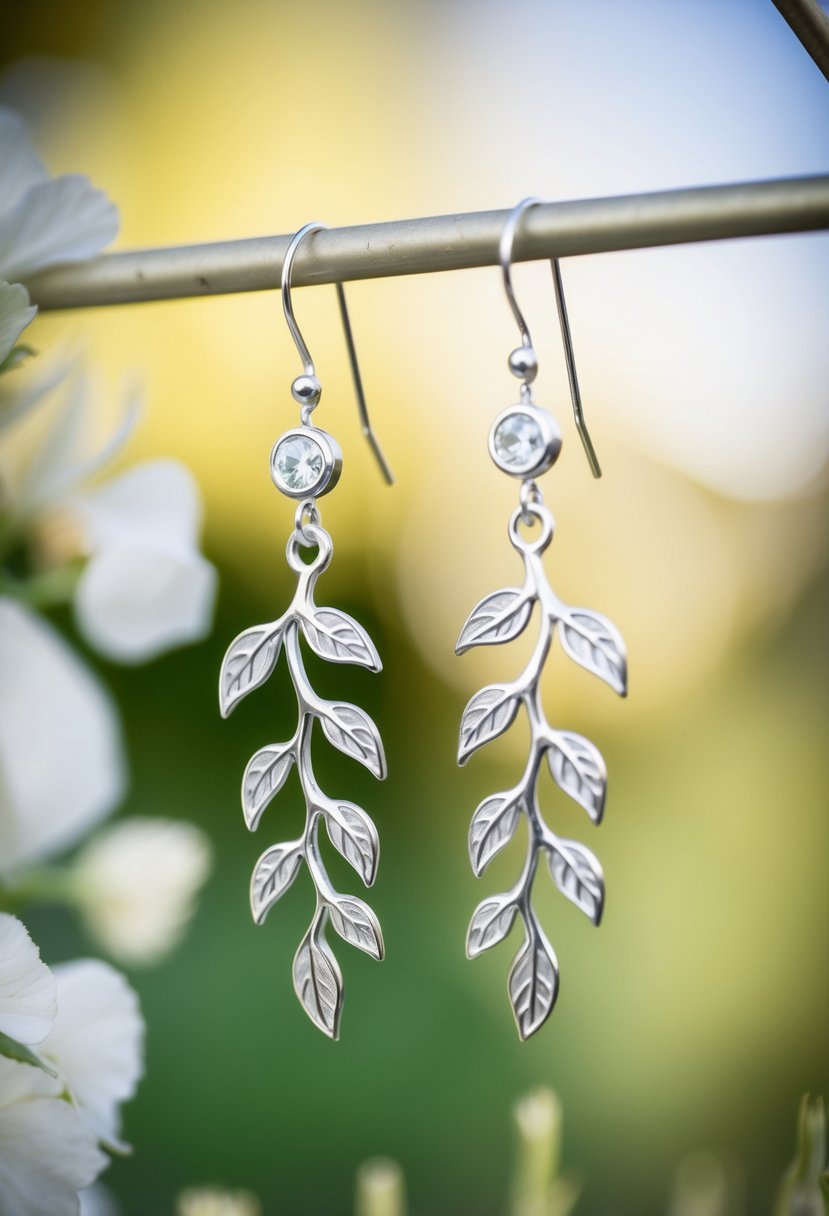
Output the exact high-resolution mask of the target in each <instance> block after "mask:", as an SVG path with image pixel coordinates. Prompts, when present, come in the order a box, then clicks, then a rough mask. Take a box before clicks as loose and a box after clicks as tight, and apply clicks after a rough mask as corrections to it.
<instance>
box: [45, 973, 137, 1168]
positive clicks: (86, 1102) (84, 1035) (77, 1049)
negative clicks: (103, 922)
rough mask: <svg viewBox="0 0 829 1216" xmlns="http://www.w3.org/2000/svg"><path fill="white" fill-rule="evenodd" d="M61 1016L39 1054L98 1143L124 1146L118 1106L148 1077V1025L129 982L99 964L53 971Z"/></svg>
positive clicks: (59, 1015)
mask: <svg viewBox="0 0 829 1216" xmlns="http://www.w3.org/2000/svg"><path fill="white" fill-rule="evenodd" d="M53 972H54V975H55V979H56V980H57V995H58V1014H57V1018H56V1019H55V1024H54V1026H53V1028H52V1030H51V1032H50V1034H49V1035H48V1036H47V1038H46V1039H45V1040H44V1042H43V1043H42V1044H41V1046H40V1048H39V1049H38V1050H39V1054H40V1055H41V1056H42V1058H43V1059H44V1060H45V1061H46V1062H47V1063H49V1064H52V1065H54V1067H55V1069H56V1071H57V1072H58V1074H59V1076H60V1079H61V1081H62V1083H63V1084H64V1085H65V1087H66V1089H67V1090H68V1091H69V1094H70V1096H71V1098H72V1101H73V1102H74V1104H75V1106H76V1107H77V1109H78V1111H79V1112H80V1113H81V1115H82V1116H83V1118H84V1120H85V1122H86V1123H87V1124H88V1125H89V1126H90V1127H91V1128H92V1129H93V1131H94V1132H95V1135H96V1136H97V1138H98V1139H99V1140H100V1141H102V1142H103V1143H104V1144H107V1145H111V1146H114V1147H118V1148H121V1147H123V1146H122V1145H120V1143H119V1136H120V1128H121V1118H120V1110H119V1106H120V1104H121V1103H122V1102H124V1101H126V1100H127V1099H128V1098H131V1097H132V1096H133V1094H134V1093H135V1088H136V1085H137V1083H138V1080H139V1078H140V1077H141V1075H142V1073H143V1071H144V1061H143V1043H144V1021H143V1018H142V1017H141V1011H140V1009H139V1007H138V998H137V997H136V995H135V993H134V992H133V990H132V988H130V986H129V984H128V983H127V981H126V980H125V979H124V977H123V976H122V975H121V974H119V972H117V971H116V970H115V969H114V968H113V967H110V966H109V964H108V963H103V962H101V961H100V960H98V959H78V960H77V961H75V962H72V963H61V964H59V965H58V966H56V967H54V968H53Z"/></svg>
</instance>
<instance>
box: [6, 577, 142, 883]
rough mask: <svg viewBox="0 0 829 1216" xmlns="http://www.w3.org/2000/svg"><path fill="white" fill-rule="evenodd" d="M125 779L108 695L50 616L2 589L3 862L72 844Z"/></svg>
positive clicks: (16, 862) (119, 793)
mask: <svg viewBox="0 0 829 1216" xmlns="http://www.w3.org/2000/svg"><path fill="white" fill-rule="evenodd" d="M124 788H125V772H124V763H123V759H122V751H121V741H120V732H119V726H118V718H117V715H116V712H115V709H114V707H113V705H112V703H111V702H110V700H109V697H108V696H107V695H106V693H105V692H104V691H103V689H102V688H101V686H100V685H99V684H98V682H97V680H96V679H95V678H94V676H93V675H92V673H91V672H90V671H89V670H88V668H86V667H85V666H84V665H83V663H81V662H80V660H79V659H78V658H77V657H76V656H75V654H74V653H73V652H72V651H71V650H70V649H69V647H68V646H67V645H66V643H65V642H64V641H63V639H62V638H61V637H60V635H59V634H58V633H57V632H56V631H55V630H54V629H52V628H51V626H49V625H47V624H46V623H45V622H44V621H43V620H42V619H41V618H40V617H38V616H36V615H35V614H34V613H32V612H30V611H29V610H28V609H27V608H24V607H23V605H21V604H19V603H17V602H16V601H14V600H10V599H8V598H2V597H0V870H2V871H11V870H13V869H14V868H16V867H18V866H20V865H21V864H23V863H31V862H33V861H36V860H39V859H41V858H43V857H48V856H49V855H51V854H53V853H56V852H58V851H59V850H60V849H62V848H66V847H68V846H69V845H70V844H73V843H74V842H75V841H76V840H77V839H78V838H79V837H80V836H82V835H84V834H85V833H86V832H87V831H88V830H89V828H90V827H91V826H92V825H93V824H95V823H97V822H98V821H99V820H101V819H103V817H104V816H105V815H107V814H109V812H110V811H111V810H113V809H114V807H115V806H116V805H117V803H118V802H120V800H121V798H122V797H123V794H124Z"/></svg>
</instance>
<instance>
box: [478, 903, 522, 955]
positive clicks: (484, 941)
mask: <svg viewBox="0 0 829 1216" xmlns="http://www.w3.org/2000/svg"><path fill="white" fill-rule="evenodd" d="M516 911H517V909H516V905H515V904H514V903H513V902H512V900H511V899H510V898H509V896H506V895H494V896H491V897H490V898H489V899H484V900H482V901H481V903H479V904H478V906H477V908H476V909H475V911H474V912H473V913H472V919H471V920H470V922H469V931H468V932H467V935H466V957H467V958H477V956H478V955H479V954H481V953H482V952H483V951H484V950H489V949H490V947H492V946H497V945H498V943H499V942H502V941H503V940H504V938H505V937H506V936H507V934H508V933H509V931H510V929H511V928H512V922H513V921H514V920H515V913H516Z"/></svg>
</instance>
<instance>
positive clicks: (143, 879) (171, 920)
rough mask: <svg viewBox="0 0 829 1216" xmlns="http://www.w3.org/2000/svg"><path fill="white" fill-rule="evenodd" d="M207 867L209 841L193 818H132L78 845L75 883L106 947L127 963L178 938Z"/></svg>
mask: <svg viewBox="0 0 829 1216" xmlns="http://www.w3.org/2000/svg"><path fill="white" fill-rule="evenodd" d="M209 869H210V845H209V842H208V840H207V837H206V836H205V835H204V833H203V832H202V831H200V830H199V829H198V828H197V827H195V826H194V825H193V824H189V823H179V822H176V821H174V820H169V819H140V818H133V819H126V820H124V821H123V822H122V823H117V824H115V825H114V826H113V827H111V828H109V829H108V830H107V831H105V832H104V833H102V834H101V835H99V836H98V837H97V838H95V839H93V840H92V841H91V842H90V843H89V844H87V845H86V846H85V847H84V849H83V851H82V852H81V853H80V855H79V857H78V859H77V861H76V863H75V870H74V875H75V883H74V885H75V888H76V891H77V898H78V901H79V904H80V908H81V911H82V913H83V916H84V919H85V920H86V922H87V925H88V927H89V929H90V931H91V932H92V933H94V935H95V936H96V937H97V938H98V940H99V941H100V942H101V943H102V945H103V946H104V947H105V949H107V950H108V951H109V952H110V953H111V954H113V955H114V956H116V957H117V958H119V959H120V960H122V961H123V962H126V963H133V964H136V963H151V962H156V961H157V960H158V959H160V958H161V957H162V956H163V955H164V954H166V953H167V952H168V951H169V950H171V949H172V947H173V946H174V945H175V944H176V943H177V942H178V940H179V939H180V937H181V935H182V933H183V932H184V929H185V927H186V925H187V922H188V921H189V919H190V917H191V916H192V914H193V911H194V906H195V897H196V893H197V891H198V890H199V888H200V887H201V885H202V884H203V882H204V881H205V879H206V878H207V874H208V871H209Z"/></svg>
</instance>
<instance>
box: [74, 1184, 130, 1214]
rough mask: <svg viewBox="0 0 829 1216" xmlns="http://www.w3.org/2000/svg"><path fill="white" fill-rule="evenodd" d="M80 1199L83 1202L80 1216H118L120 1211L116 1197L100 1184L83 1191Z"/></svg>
mask: <svg viewBox="0 0 829 1216" xmlns="http://www.w3.org/2000/svg"><path fill="white" fill-rule="evenodd" d="M78 1199H80V1201H81V1213H80V1216H118V1213H119V1211H120V1209H119V1207H118V1204H117V1203H116V1201H115V1196H114V1195H113V1194H112V1193H111V1192H110V1191H108V1190H107V1188H106V1187H105V1186H104V1185H103V1183H100V1182H96V1183H95V1185H94V1186H91V1187H89V1189H88V1190H84V1191H81V1193H80V1195H79V1196H78Z"/></svg>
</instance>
